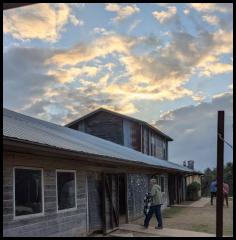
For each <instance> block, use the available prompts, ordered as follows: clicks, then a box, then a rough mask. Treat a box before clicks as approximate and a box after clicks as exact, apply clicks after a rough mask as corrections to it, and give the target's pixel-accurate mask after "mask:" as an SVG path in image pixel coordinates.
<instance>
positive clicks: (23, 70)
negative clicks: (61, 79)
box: [3, 47, 54, 111]
mask: <svg viewBox="0 0 236 240" xmlns="http://www.w3.org/2000/svg"><path fill="white" fill-rule="evenodd" d="M51 54H52V52H51V51H50V50H48V49H35V48H22V47H13V48H10V49H9V50H8V51H6V52H5V53H4V55H3V79H4V81H3V101H4V105H5V104H6V106H8V107H9V108H11V109H15V110H17V111H20V109H21V108H22V107H23V106H25V105H26V104H28V103H29V102H32V101H33V99H40V98H41V97H42V95H43V93H44V91H45V90H46V89H47V88H48V87H49V86H50V85H51V84H53V81H54V79H53V78H52V77H51V76H48V74H47V71H48V70H49V67H50V66H46V65H44V64H42V63H43V62H44V61H45V59H47V58H49V57H50V56H51Z"/></svg>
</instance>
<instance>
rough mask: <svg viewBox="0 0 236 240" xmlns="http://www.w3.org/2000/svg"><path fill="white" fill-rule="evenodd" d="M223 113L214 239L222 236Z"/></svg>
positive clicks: (222, 118) (222, 112)
mask: <svg viewBox="0 0 236 240" xmlns="http://www.w3.org/2000/svg"><path fill="white" fill-rule="evenodd" d="M221 138H223V139H224V111H218V128H217V177H216V180H217V193H216V194H217V196H216V237H222V236H223V168H224V142H223V141H222V139H221Z"/></svg>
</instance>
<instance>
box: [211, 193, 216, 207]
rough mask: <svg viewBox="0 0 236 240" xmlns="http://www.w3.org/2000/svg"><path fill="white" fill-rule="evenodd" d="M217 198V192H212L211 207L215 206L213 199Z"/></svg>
mask: <svg viewBox="0 0 236 240" xmlns="http://www.w3.org/2000/svg"><path fill="white" fill-rule="evenodd" d="M214 197H216V192H211V205H213V198H214Z"/></svg>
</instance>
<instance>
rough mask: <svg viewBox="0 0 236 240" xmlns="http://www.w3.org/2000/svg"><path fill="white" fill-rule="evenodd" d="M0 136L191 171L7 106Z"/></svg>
mask: <svg viewBox="0 0 236 240" xmlns="http://www.w3.org/2000/svg"><path fill="white" fill-rule="evenodd" d="M3 136H5V137H8V138H14V139H19V140H26V141H30V142H32V143H40V144H43V145H48V146H51V147H56V148H61V149H65V150H72V151H76V152H81V153H86V154H96V155H98V156H106V157H111V158H118V159H120V161H121V162H123V161H124V162H125V161H129V162H133V163H134V164H135V162H136V163H145V164H148V165H150V166H155V167H158V166H159V167H162V168H169V169H175V170H179V171H185V172H189V173H191V172H193V171H192V170H191V169H189V168H187V167H184V166H181V165H178V164H175V163H172V162H169V161H165V160H160V159H158V158H156V157H152V156H148V155H145V154H143V153H140V152H138V151H135V150H133V149H131V148H128V147H124V146H121V145H119V144H116V143H113V142H110V141H107V140H104V139H101V138H98V137H95V136H92V135H89V134H86V133H83V132H80V131H77V130H73V129H70V128H67V127H63V126H60V125H56V124H54V123H50V122H46V121H43V120H39V119H36V118H32V117H29V116H26V115H23V114H20V113H17V112H14V111H11V110H8V109H3Z"/></svg>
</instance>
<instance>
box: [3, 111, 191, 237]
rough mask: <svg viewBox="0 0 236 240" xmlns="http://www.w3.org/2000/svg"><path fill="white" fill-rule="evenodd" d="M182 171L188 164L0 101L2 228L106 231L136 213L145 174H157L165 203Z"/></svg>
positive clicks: (34, 232) (44, 232)
mask: <svg viewBox="0 0 236 240" xmlns="http://www.w3.org/2000/svg"><path fill="white" fill-rule="evenodd" d="M186 174H193V171H192V170H190V169H188V168H186V167H183V166H181V165H177V164H174V163H171V162H169V161H163V160H160V159H158V158H156V157H152V156H147V155H145V154H143V153H141V152H138V151H135V150H133V149H131V148H127V147H124V146H122V145H119V144H115V143H113V142H110V141H107V140H104V139H101V138H98V137H95V136H91V135H89V134H86V133H83V132H80V131H75V130H73V129H69V128H66V127H63V126H59V125H56V124H52V123H49V122H45V121H42V120H38V119H35V118H31V117H28V116H25V115H22V114H19V113H16V112H13V111H9V110H6V109H4V112H3V235H4V236H29V237H36V236H42V237H44V236H87V235H89V234H90V233H92V232H94V231H101V232H103V233H104V234H106V233H107V232H109V231H111V230H114V229H115V228H118V227H119V225H120V224H122V223H128V222H130V221H132V220H134V219H136V218H139V217H143V197H144V194H145V193H146V192H147V191H149V180H150V178H152V177H156V178H157V179H158V181H159V184H160V185H161V187H162V191H163V195H164V196H165V195H166V196H167V197H166V200H165V202H164V206H165V205H167V204H168V202H169V201H172V197H174V199H175V200H176V201H180V200H181V199H183V195H182V192H183V188H182V187H183V185H182V187H181V179H183V178H184V176H185V175H186ZM170 176H171V177H170ZM165 179H168V180H165ZM177 179H178V181H176V182H175V184H172V182H171V181H175V180H177ZM170 187H171V189H170ZM170 190H171V192H173V193H174V195H173V196H172V195H169V192H170ZM175 194H176V195H175ZM169 196H171V199H170V200H169V199H168V197H169Z"/></svg>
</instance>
